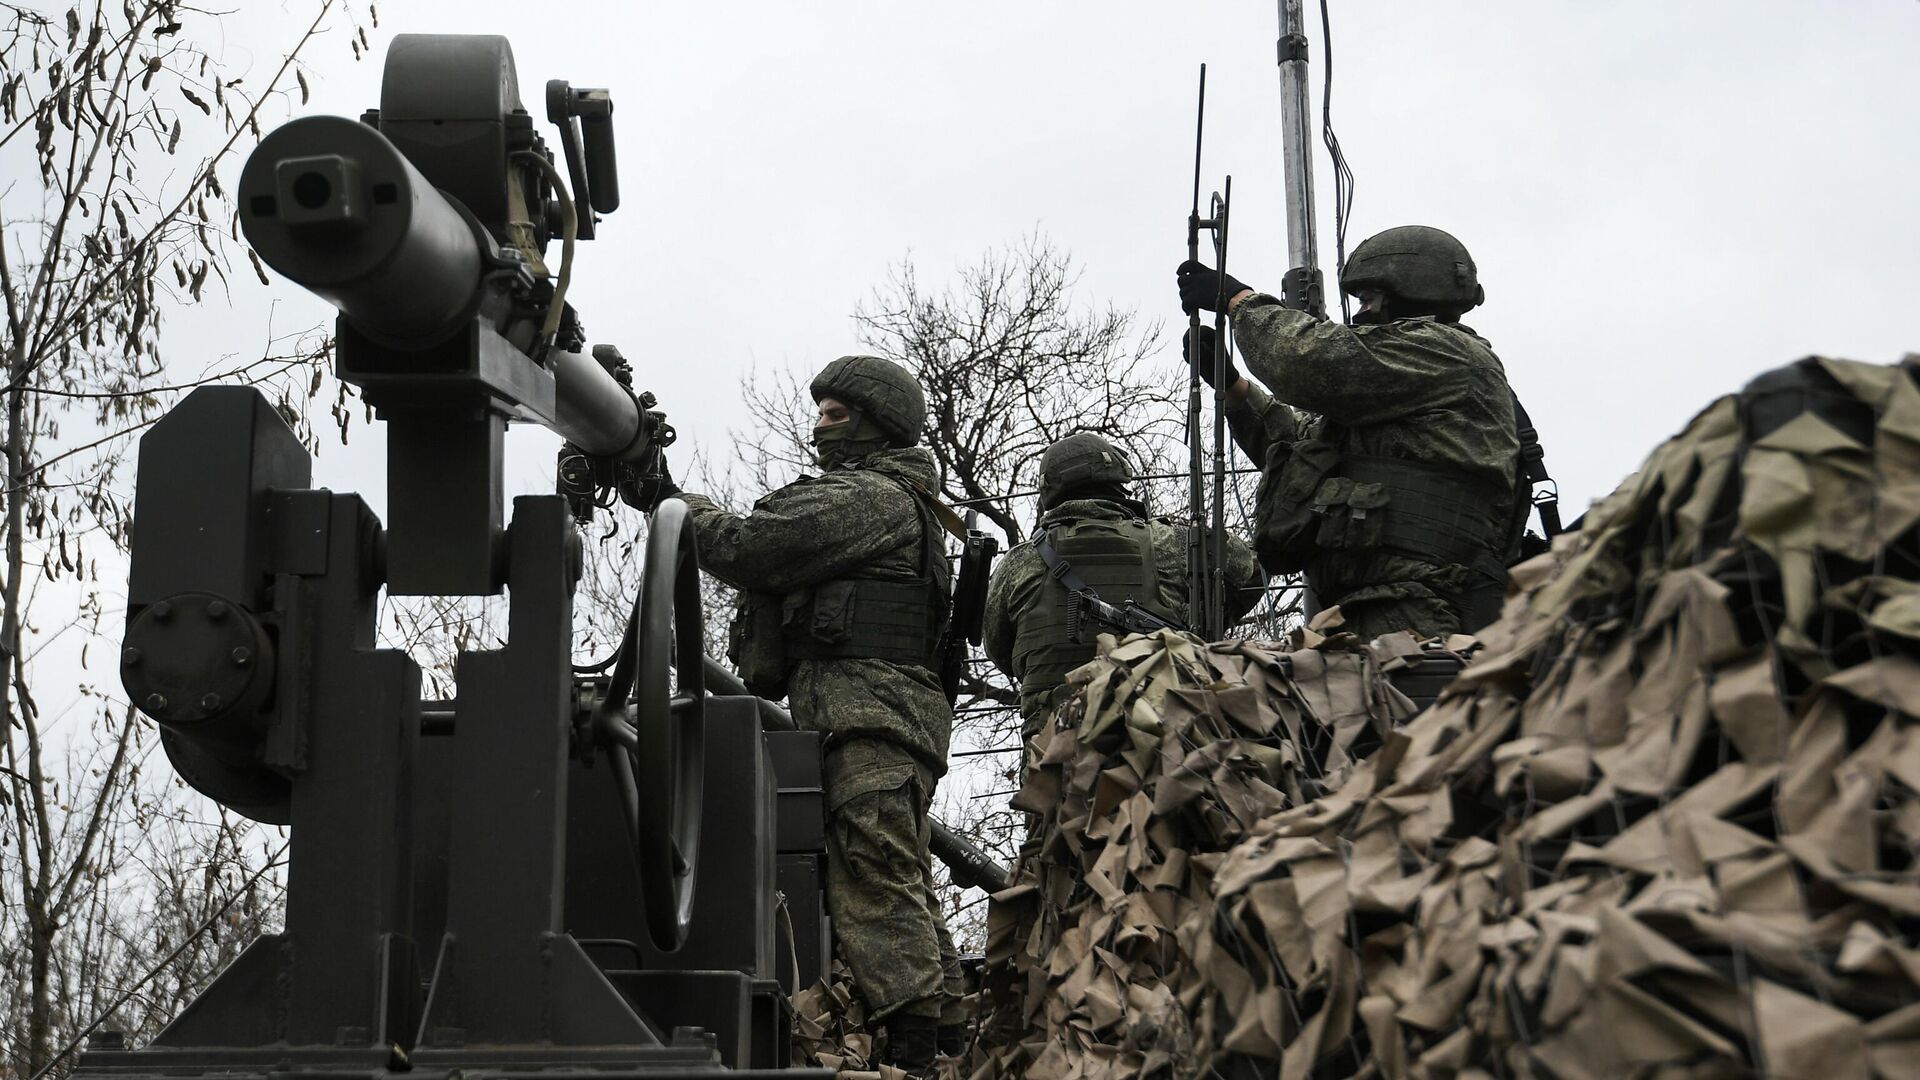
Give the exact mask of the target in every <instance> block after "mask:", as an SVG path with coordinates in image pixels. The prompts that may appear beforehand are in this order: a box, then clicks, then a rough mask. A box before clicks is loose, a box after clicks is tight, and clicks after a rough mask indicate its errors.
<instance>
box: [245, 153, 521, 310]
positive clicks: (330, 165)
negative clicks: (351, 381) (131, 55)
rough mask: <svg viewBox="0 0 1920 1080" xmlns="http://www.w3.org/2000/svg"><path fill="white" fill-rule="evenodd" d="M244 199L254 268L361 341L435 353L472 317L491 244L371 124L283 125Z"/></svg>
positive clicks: (252, 167) (248, 181) (248, 179)
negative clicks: (290, 287) (307, 296)
mask: <svg viewBox="0 0 1920 1080" xmlns="http://www.w3.org/2000/svg"><path fill="white" fill-rule="evenodd" d="M240 195H241V202H242V207H243V211H242V213H241V217H240V225H241V228H242V229H243V230H244V231H245V232H246V236H247V242H248V243H250V244H252V245H253V249H254V250H255V251H257V252H258V253H259V254H260V257H261V259H263V260H265V261H266V264H267V265H268V266H271V267H273V268H274V269H275V270H278V271H279V272H280V273H281V274H283V275H285V276H286V277H287V278H289V279H290V280H292V281H294V282H295V283H297V284H299V285H301V286H302V287H304V288H306V289H307V290H308V291H309V292H312V293H313V294H314V295H316V296H319V297H320V298H322V299H324V300H326V301H327V302H328V303H330V304H332V305H333V306H334V307H336V308H339V309H340V313H341V314H342V315H344V316H345V317H346V318H347V319H348V320H350V321H351V322H352V323H353V325H354V327H355V328H356V329H358V330H360V331H361V332H362V333H364V334H366V335H367V336H368V337H371V338H373V339H375V340H378V341H381V342H382V343H385V344H389V345H395V346H402V347H406V346H426V345H432V344H436V343H438V342H439V341H442V340H444V339H445V338H447V337H449V336H451V335H452V334H453V333H455V332H456V331H457V330H459V329H460V328H461V327H462V326H463V325H464V323H465V322H466V320H467V319H470V318H471V317H472V316H473V315H474V314H476V313H477V308H478V304H479V300H480V296H481V291H482V290H481V277H482V274H483V272H484V271H485V269H486V268H487V264H488V262H489V261H490V256H491V255H492V252H490V251H489V250H488V247H489V246H491V241H490V240H489V239H488V238H487V237H486V234H485V231H484V230H483V229H482V228H481V227H480V226H479V223H478V222H475V221H473V220H472V218H471V215H469V214H467V213H466V212H465V211H464V210H462V209H461V208H459V207H457V206H456V205H455V204H454V203H452V202H450V201H448V199H447V198H446V197H445V196H443V195H441V194H440V193H439V192H438V191H437V190H435V189H434V186H433V185H432V184H430V183H428V182H427V180H426V178H425V177H423V176H421V175H420V171H419V170H418V169H416V168H414V167H413V163H412V162H410V161H408V160H407V159H406V156H405V155H403V154H402V153H400V150H399V148H397V147H395V146H394V145H393V143H392V142H390V141H388V139H387V138H386V136H384V135H382V134H380V132H379V131H377V130H375V129H374V128H372V127H370V126H368V125H367V124H363V123H361V122H360V121H358V120H349V119H347V118H345V117H342V116H307V117H301V118H300V119H297V120H294V121H291V122H289V123H287V124H284V125H282V126H281V127H279V128H277V129H275V130H274V131H273V132H272V133H271V134H269V135H268V136H267V137H266V138H265V139H263V140H261V142H260V145H259V147H258V148H256V149H255V150H254V152H253V154H252V155H251V156H250V157H248V158H247V163H246V166H245V168H243V169H242V170H241V173H240Z"/></svg>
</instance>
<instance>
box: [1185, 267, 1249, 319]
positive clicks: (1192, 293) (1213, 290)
mask: <svg viewBox="0 0 1920 1080" xmlns="http://www.w3.org/2000/svg"><path fill="white" fill-rule="evenodd" d="M1173 277H1174V280H1175V281H1178V282H1179V283H1180V310H1181V311H1184V312H1186V313H1187V314H1189V315H1191V314H1193V313H1194V312H1195V311H1216V310H1218V308H1219V305H1221V304H1224V303H1226V302H1227V301H1228V300H1231V299H1233V298H1234V297H1236V296H1238V295H1240V294H1241V293H1242V292H1245V291H1246V288H1247V287H1246V286H1245V285H1242V284H1240V282H1238V281H1237V280H1235V279H1234V278H1233V277H1231V276H1230V275H1227V274H1222V273H1220V272H1219V271H1218V270H1215V269H1213V268H1212V267H1209V266H1203V265H1201V264H1200V263H1197V262H1195V261H1193V260H1192V259H1188V260H1187V261H1186V262H1183V263H1181V264H1180V269H1178V270H1176V271H1174V273H1173Z"/></svg>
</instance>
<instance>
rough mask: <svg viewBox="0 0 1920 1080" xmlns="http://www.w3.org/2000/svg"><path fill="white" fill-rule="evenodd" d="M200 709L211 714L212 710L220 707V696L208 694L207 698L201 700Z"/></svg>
mask: <svg viewBox="0 0 1920 1080" xmlns="http://www.w3.org/2000/svg"><path fill="white" fill-rule="evenodd" d="M200 707H201V708H203V709H205V710H207V711H208V712H213V711H214V710H216V709H218V708H219V707H220V695H219V694H208V695H207V696H205V697H203V698H201V699H200Z"/></svg>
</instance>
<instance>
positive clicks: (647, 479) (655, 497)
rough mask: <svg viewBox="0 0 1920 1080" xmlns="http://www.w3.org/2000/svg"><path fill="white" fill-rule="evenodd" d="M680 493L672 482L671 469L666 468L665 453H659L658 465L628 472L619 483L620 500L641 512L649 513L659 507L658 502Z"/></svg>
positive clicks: (678, 487) (676, 485)
mask: <svg viewBox="0 0 1920 1080" xmlns="http://www.w3.org/2000/svg"><path fill="white" fill-rule="evenodd" d="M678 494H680V485H678V484H676V483H674V482H673V471H672V470H671V469H669V468H667V455H666V454H665V453H664V452H661V453H660V459H659V467H658V468H657V469H649V470H646V471H645V472H641V471H639V470H635V471H633V472H632V473H629V474H628V476H627V477H626V479H625V482H624V483H622V484H621V485H620V501H622V502H624V503H626V504H627V505H628V506H631V507H633V508H634V509H635V510H638V511H640V512H641V513H643V514H651V513H653V512H654V511H655V510H658V509H659V508H660V503H661V502H662V501H663V500H665V499H671V498H673V497H674V496H675V495H678Z"/></svg>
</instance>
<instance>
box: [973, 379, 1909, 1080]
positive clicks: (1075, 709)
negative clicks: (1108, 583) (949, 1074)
mask: <svg viewBox="0 0 1920 1080" xmlns="http://www.w3.org/2000/svg"><path fill="white" fill-rule="evenodd" d="M1917 375H1920V357H1909V358H1908V360H1907V362H1906V363H1905V364H1903V365H1901V366H1897V367H1885V366H1873V365H1864V364H1856V363H1851V362H1844V361H1831V360H1809V361H1803V362H1802V363H1800V364H1797V365H1794V366H1793V367H1790V368H1787V369H1782V370H1781V371H1779V372H1775V373H1772V374H1770V375H1768V376H1765V377H1763V378H1762V379H1760V380H1757V381H1756V383H1755V384H1754V385H1753V386H1752V387H1750V388H1749V390H1748V391H1747V392H1746V393H1744V394H1742V395H1740V396H1738V397H1730V398H1727V399H1723V400H1722V401H1720V402H1717V403H1715V404H1714V405H1713V406H1711V407H1709V408H1708V409H1707V410H1706V411H1704V412H1703V413H1701V414H1700V415H1699V416H1698V417H1696V418H1695V420H1694V421H1693V422H1692V423H1691V424H1690V425H1689V426H1688V427H1687V429H1686V430H1685V431H1684V432H1682V433H1681V434H1680V435H1679V436H1677V437H1676V438H1674V439H1672V440H1670V441H1669V442H1668V443H1666V444H1665V445H1663V446H1662V447H1661V448H1659V449H1658V450H1657V451H1656V452H1655V453H1654V455H1653V456H1652V458H1651V459H1649V461H1648V462H1647V464H1646V466H1645V467H1644V468H1643V469H1642V470H1641V471H1640V472H1639V473H1638V474H1636V475H1635V476H1634V477H1633V478H1631V479H1630V480H1629V481H1628V482H1627V483H1626V484H1625V485H1623V486H1622V487H1621V488H1620V489H1619V490H1618V491H1616V492H1615V493H1614V494H1613V495H1612V496H1610V497H1609V498H1608V499H1606V500H1604V501H1603V502H1602V503H1600V504H1599V505H1598V506H1596V507H1595V509H1594V510H1593V511H1592V512H1591V513H1589V514H1588V515H1587V517H1586V519H1585V521H1584V523H1583V528H1582V530H1581V532H1580V533H1578V534H1575V535H1570V536H1568V537H1565V538H1563V539H1562V540H1561V541H1560V542H1559V543H1558V544H1557V545H1556V547H1555V550H1554V551H1553V552H1552V553H1550V554H1548V555H1546V556H1543V557H1541V558H1540V559H1537V560H1535V561H1533V562H1531V563H1529V564H1527V565H1526V566H1525V567H1523V568H1521V571H1520V572H1519V573H1517V574H1516V578H1515V583H1516V588H1517V594H1516V595H1515V596H1514V597H1513V598H1512V599H1510V600H1509V603H1508V607H1507V610H1506V616H1505V618H1503V619H1502V621H1501V622H1499V623H1498V624H1496V625H1495V626H1493V627H1491V628H1489V630H1488V631H1487V632H1485V633H1484V634H1483V635H1482V642H1483V651H1481V652H1480V654H1479V655H1478V658H1477V661H1476V663H1475V664H1474V665H1473V666H1472V667H1471V668H1470V669H1469V670H1468V671H1467V672H1466V674H1465V675H1463V676H1462V677H1461V679H1460V680H1459V681H1458V682H1457V683H1456V684H1455V686H1454V688H1453V689H1452V691H1451V692H1450V693H1449V695H1448V696H1447V697H1446V698H1445V699H1444V700H1443V701H1442V702H1441V703H1440V704H1439V705H1437V706H1435V707H1433V708H1431V709H1429V710H1428V711H1426V712H1424V713H1422V714H1421V715H1419V716H1418V717H1417V718H1415V719H1414V720H1413V721H1412V722H1411V723H1409V724H1407V725H1405V726H1404V727H1403V728H1401V729H1399V730H1397V731H1394V730H1390V729H1388V728H1386V727H1385V726H1383V724H1384V722H1385V721H1387V720H1390V719H1392V718H1393V717H1392V708H1391V705H1392V699H1391V695H1385V694H1373V693H1372V691H1367V692H1366V693H1363V694H1362V698H1363V699H1364V704H1363V705H1362V707H1361V712H1364V713H1366V715H1365V716H1364V717H1359V718H1357V719H1356V717H1357V714H1356V713H1355V712H1354V710H1353V707H1352V702H1351V701H1348V702H1346V703H1344V704H1343V703H1340V702H1337V701H1336V702H1329V703H1328V706H1327V709H1326V710H1325V711H1323V710H1322V709H1320V708H1319V707H1306V708H1302V701H1303V696H1302V694H1301V693H1300V691H1299V685H1298V683H1297V682H1296V683H1293V684H1289V683H1287V682H1285V681H1284V680H1279V679H1276V678H1275V677H1274V674H1273V671H1274V669H1273V667H1272V666H1271V665H1270V664H1269V663H1268V662H1267V661H1268V660H1269V659H1270V658H1272V657H1273V656H1275V655H1276V654H1275V653H1269V652H1265V651H1264V650H1262V649H1261V648H1259V647H1257V646H1251V645H1230V646H1213V647H1211V648H1204V649H1203V648H1202V647H1199V646H1193V645H1190V644H1185V643H1180V642H1179V641H1178V639H1161V640H1158V641H1140V640H1138V639H1135V640H1131V641H1129V642H1127V643H1124V644H1122V645H1120V646H1118V647H1115V648H1112V649H1110V650H1109V651H1108V652H1107V653H1106V654H1105V655H1104V656H1103V657H1102V658H1101V659H1100V660H1098V661H1096V662H1095V663H1094V664H1092V665H1089V667H1088V668H1085V669H1082V671H1081V672H1080V673H1078V675H1079V678H1080V679H1081V682H1082V684H1083V687H1084V688H1083V690H1082V693H1081V695H1080V697H1078V698H1077V699H1076V700H1075V701H1074V702H1072V703H1070V704H1069V705H1067V706H1066V707H1065V708H1064V709H1063V710H1062V712H1061V714H1060V715H1059V717H1058V718H1057V721H1056V728H1055V731H1054V732H1053V734H1052V736H1051V741H1050V742H1049V743H1048V744H1047V745H1046V747H1045V753H1044V757H1043V759H1042V760H1041V761H1040V762H1039V763H1038V765H1037V766H1036V767H1034V768H1033V769H1031V770H1030V776H1029V781H1028V789H1027V791H1026V792H1025V793H1023V800H1025V801H1026V803H1027V805H1029V806H1030V807H1034V808H1036V809H1039V810H1041V811H1042V813H1043V815H1044V816H1043V819H1042V820H1041V822H1040V828H1039V831H1038V834H1037V835H1038V837H1039V840H1038V843H1037V850H1033V851H1030V852H1029V853H1028V856H1027V857H1026V858H1025V859H1024V860H1023V862H1022V864H1021V867H1020V868H1019V874H1020V877H1019V880H1018V884H1016V885H1015V886H1014V887H1013V888H1011V889H1010V890H1008V891H1007V892H1006V893H1003V894H1001V896H1000V897H998V898H997V899H996V902H995V910H994V912H993V923H992V927H993V929H992V933H993V935H994V936H993V941H992V944H991V948H992V951H993V955H992V956H991V957H990V960H991V961H992V965H991V972H990V974H991V978H990V981H989V990H990V991H991V992H992V993H993V994H994V999H993V1003H992V1010H991V1012H990V1013H989V1015H988V1018H987V1021H988V1022H987V1026H986V1031H985V1040H984V1043H983V1045H982V1046H981V1047H980V1048H978V1050H977V1051H976V1057H975V1068H974V1071H973V1075H974V1076H976V1077H986V1076H993V1075H1027V1076H1038V1077H1079V1076H1089V1077H1092V1076H1103V1077H1104V1076H1114V1077H1134V1076H1153V1075H1166V1076H1194V1075H1203V1074H1206V1073H1207V1072H1208V1070H1210V1069H1212V1070H1217V1072H1218V1073H1219V1074H1221V1075H1229V1076H1234V1075H1249V1076H1254V1075H1276V1074H1277V1075H1282V1076H1287V1077H1305V1076H1308V1075H1312V1076H1328V1077H1338V1076H1348V1075H1365V1076H1386V1077H1399V1076H1440V1075H1455V1074H1460V1073H1465V1074H1469V1075H1487V1074H1493V1075H1512V1076H1554V1077H1566V1078H1574V1077H1589V1076H1593V1077H1600V1076H1623V1075H1655V1074H1657V1075H1687V1076H1745V1075H1771V1076H1802V1075H1806V1076H1811V1075H1820V1076H1827V1075H1834V1076H1849V1077H1853V1076H1859V1077H1865V1076H1885V1077H1894V1076H1914V1075H1916V1074H1920V862H1916V854H1920V794H1917V793H1920V724H1916V715H1920V535H1917V533H1916V524H1920V388H1916V383H1915V379H1916V376H1917ZM1335 643H1337V639H1336V642H1335ZM1380 647H1385V649H1386V651H1387V652H1388V653H1392V652H1394V650H1395V648H1396V647H1395V646H1392V645H1390V644H1389V643H1384V642H1383V643H1381V646H1376V648H1380ZM1319 655H1322V656H1326V657H1328V658H1329V661H1330V663H1331V662H1332V659H1331V658H1332V657H1335V656H1339V655H1341V654H1338V653H1329V652H1321V653H1320V654H1319ZM1346 655H1350V656H1356V657H1358V656H1360V655H1361V654H1357V653H1356V654H1346ZM1297 660H1298V658H1297V657H1296V662H1297ZM1361 682H1362V685H1363V686H1366V687H1375V686H1377V679H1375V680H1369V679H1367V678H1364V677H1363V679H1362V680H1361ZM1363 731H1367V732H1373V733H1374V734H1375V736H1376V737H1378V738H1381V739H1383V740H1384V741H1383V742H1381V744H1380V746H1379V748H1378V749H1377V750H1374V751H1373V752H1372V753H1371V754H1369V755H1367V756H1366V757H1365V758H1364V759H1363V760H1360V761H1358V762H1357V763H1355V762H1352V761H1350V760H1348V759H1350V758H1351V757H1354V756H1357V755H1358V753H1360V752H1362V751H1361V749H1360V748H1359V746H1358V740H1357V738H1354V737H1352V736H1354V735H1356V733H1358V732H1363ZM1343 734H1345V735H1347V736H1349V737H1348V738H1347V739H1346V741H1345V742H1343V741H1342V735H1343ZM1276 735H1282V736H1284V737H1279V738H1276V737H1275V736H1276ZM1316 770H1317V771H1316ZM1317 784H1318V785H1324V787H1325V791H1326V794H1324V795H1322V796H1320V797H1317V798H1315V795H1316V792H1315V791H1314V788H1315V786H1316V785H1317ZM1302 800H1311V801H1302Z"/></svg>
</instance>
